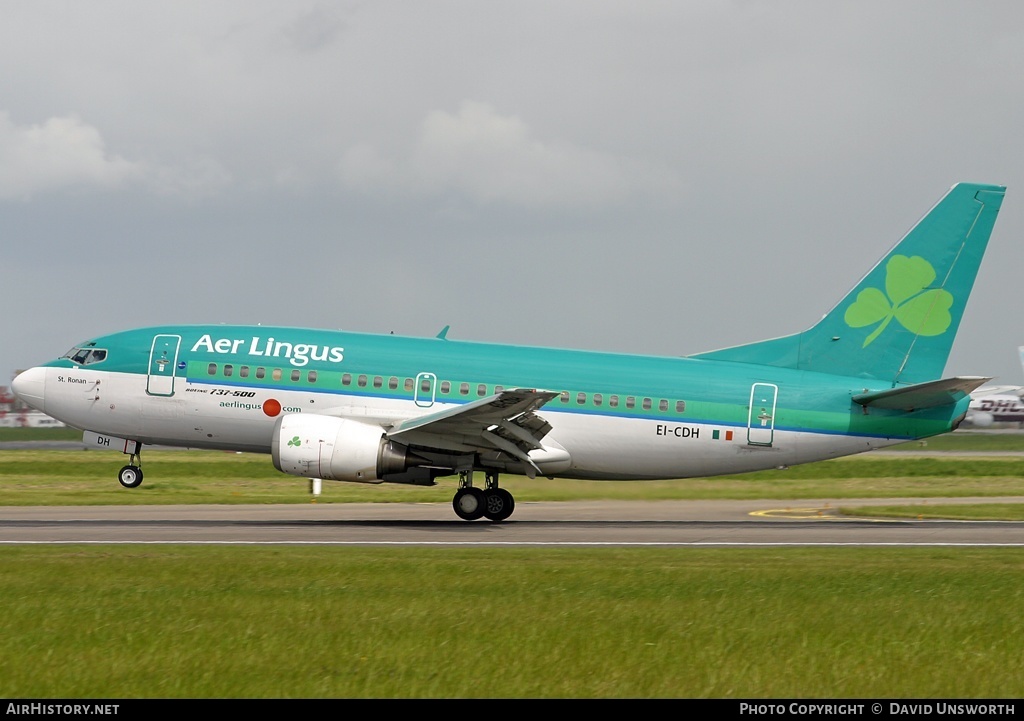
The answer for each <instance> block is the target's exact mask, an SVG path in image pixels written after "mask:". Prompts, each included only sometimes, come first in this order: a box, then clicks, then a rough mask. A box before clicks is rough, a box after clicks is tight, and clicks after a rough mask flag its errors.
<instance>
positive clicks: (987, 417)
mask: <svg viewBox="0 0 1024 721" xmlns="http://www.w3.org/2000/svg"><path fill="white" fill-rule="evenodd" d="M967 422H968V423H970V424H971V425H972V426H979V427H981V428H987V427H988V426H990V425H992V424H993V423H994V422H995V417H994V416H993V415H992V414H991V413H983V412H975V413H968V414H967Z"/></svg>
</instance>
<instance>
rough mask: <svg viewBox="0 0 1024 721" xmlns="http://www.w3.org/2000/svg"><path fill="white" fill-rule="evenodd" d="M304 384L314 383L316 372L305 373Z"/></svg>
mask: <svg viewBox="0 0 1024 721" xmlns="http://www.w3.org/2000/svg"><path fill="white" fill-rule="evenodd" d="M306 382H307V383H316V371H309V372H308V373H306Z"/></svg>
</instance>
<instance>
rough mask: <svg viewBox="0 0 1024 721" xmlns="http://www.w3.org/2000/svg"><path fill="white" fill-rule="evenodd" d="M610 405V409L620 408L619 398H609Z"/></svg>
mask: <svg viewBox="0 0 1024 721" xmlns="http://www.w3.org/2000/svg"><path fill="white" fill-rule="evenodd" d="M608 405H609V406H610V407H612V408H618V407H619V397H618V396H608Z"/></svg>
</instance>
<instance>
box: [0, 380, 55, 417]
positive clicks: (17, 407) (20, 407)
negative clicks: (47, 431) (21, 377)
mask: <svg viewBox="0 0 1024 721" xmlns="http://www.w3.org/2000/svg"><path fill="white" fill-rule="evenodd" d="M14 375H18V374H17V373H15V374H14ZM64 427H65V424H64V423H61V422H60V421H58V420H57V419H56V418H51V417H50V416H48V415H46V414H45V413H42V412H40V411H36V410H33V409H31V408H29V407H28V406H26V405H25V404H24V403H22V402H21V401H19V400H18V399H17V398H16V397H15V396H14V394H13V393H11V389H10V388H8V387H7V386H0V428H64Z"/></svg>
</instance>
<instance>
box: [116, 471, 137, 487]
mask: <svg viewBox="0 0 1024 721" xmlns="http://www.w3.org/2000/svg"><path fill="white" fill-rule="evenodd" d="M117 480H118V483H120V484H121V485H122V486H124V487H125V488H138V487H139V484H140V483H142V469H141V468H139V467H138V466H125V467H124V468H122V469H121V471H120V472H119V473H118V474H117Z"/></svg>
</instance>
